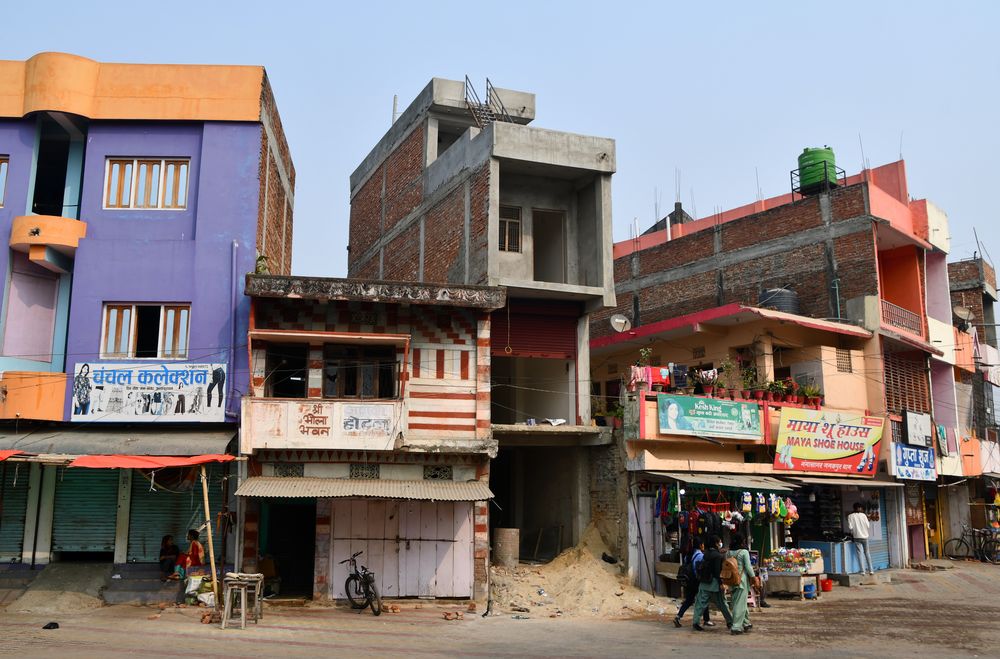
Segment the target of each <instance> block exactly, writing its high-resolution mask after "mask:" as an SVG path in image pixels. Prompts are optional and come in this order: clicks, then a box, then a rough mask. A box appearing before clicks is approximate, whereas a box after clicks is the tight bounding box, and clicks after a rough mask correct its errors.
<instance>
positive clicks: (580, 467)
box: [563, 446, 590, 549]
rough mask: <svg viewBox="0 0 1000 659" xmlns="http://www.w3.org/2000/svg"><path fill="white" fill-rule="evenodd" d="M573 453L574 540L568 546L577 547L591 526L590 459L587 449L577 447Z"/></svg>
mask: <svg viewBox="0 0 1000 659" xmlns="http://www.w3.org/2000/svg"><path fill="white" fill-rule="evenodd" d="M569 450H571V451H573V460H572V465H573V479H572V481H571V482H572V487H573V491H572V492H571V501H572V505H573V529H572V538H571V539H570V542H569V543H568V545H570V546H571V545H576V544H578V543H579V542H580V540H581V539H582V538H583V532H584V531H585V530H586V529H587V525H588V524H590V459H589V453H588V451H587V449H586V448H585V447H582V446H577V447H575V448H572V449H569ZM563 549H565V547H563Z"/></svg>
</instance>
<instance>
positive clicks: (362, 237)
mask: <svg viewBox="0 0 1000 659" xmlns="http://www.w3.org/2000/svg"><path fill="white" fill-rule="evenodd" d="M424 132H425V127H424V124H423V123H421V124H419V125H418V126H416V127H415V128H414V129H413V130H412V131H411V132H410V133H409V134H408V135H407V136H406V137H405V138H403V141H402V142H401V143H400V144H399V145H398V146H397V147H396V148H395V149H394V150H393V151H392V152H391V153H390V154H389V155H388V157H387V158H386V159H385V161H384V162H383V163H382V164H381V165H379V166H378V167H377V168H376V169H375V171H373V172H372V174H371V176H369V178H368V180H367V181H365V183H364V184H363V185H362V186H361V188H360V189H359V190H358V191H357V193H355V195H354V197H353V198H352V199H351V225H350V252H349V253H348V258H347V264H348V265H347V271H348V276H349V277H359V276H361V275H360V274H359V273H361V272H365V273H368V272H371V271H372V269H373V268H372V266H371V261H375V263H376V265H375V266H374V271H375V275H376V276H378V264H377V263H378V255H377V254H373V255H370V256H369V257H368V259H366V261H365V262H362V261H361V259H362V258H364V256H365V253H366V252H367V251H368V250H369V249H371V248H372V247H373V246H374V245H377V244H378V243H379V240H380V239H381V238H382V236H383V235H384V234H385V233H386V232H388V231H390V230H391V229H392V228H393V227H395V226H396V224H398V223H399V221H400V220H402V219H403V218H405V217H406V216H407V215H409V214H410V213H411V212H413V210H414V209H415V208H416V207H417V206H419V205H420V202H421V201H423V178H422V175H423V163H424ZM383 185H384V191H383ZM383 215H384V218H383ZM415 230H416V226H415V225H414V227H412V228H411V229H409V230H408V233H410V232H413V231H415ZM394 262H395V257H393V258H391V259H390V258H386V259H385V261H384V263H385V271H384V272H383V275H382V276H383V278H385V279H411V278H412V277H408V276H407V277H402V276H400V275H398V274H395V273H394V271H393V270H391V269H390V268H392V267H393V264H394ZM409 269H410V267H409V264H406V265H405V266H404V267H403V268H402V271H404V272H407V271H409ZM414 272H415V271H414Z"/></svg>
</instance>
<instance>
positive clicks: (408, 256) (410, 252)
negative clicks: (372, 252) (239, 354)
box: [373, 225, 420, 281]
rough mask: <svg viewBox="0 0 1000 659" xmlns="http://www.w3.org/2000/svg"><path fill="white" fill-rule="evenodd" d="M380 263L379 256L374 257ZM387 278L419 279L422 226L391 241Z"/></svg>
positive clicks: (387, 253) (400, 279)
mask: <svg viewBox="0 0 1000 659" xmlns="http://www.w3.org/2000/svg"><path fill="white" fill-rule="evenodd" d="M373 261H374V262H376V263H378V257H376V258H375V259H373ZM385 272H386V279H392V280H393V281H417V280H418V279H419V278H420V277H419V275H420V227H419V226H418V225H414V226H413V227H412V228H411V229H410V230H408V231H406V232H404V233H403V234H401V235H399V236H397V237H396V238H394V239H393V240H392V242H390V243H389V248H388V249H387V250H386V252H385Z"/></svg>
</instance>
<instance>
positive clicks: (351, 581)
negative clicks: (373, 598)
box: [344, 574, 368, 609]
mask: <svg viewBox="0 0 1000 659" xmlns="http://www.w3.org/2000/svg"><path fill="white" fill-rule="evenodd" d="M344 592H345V593H347V599H348V600H349V601H350V603H351V608H352V609H363V608H365V607H366V606H368V596H367V593H366V592H365V589H364V586H363V585H362V584H361V579H360V578H358V575H356V574H352V575H350V576H348V577H347V581H346V582H344Z"/></svg>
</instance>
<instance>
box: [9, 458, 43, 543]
mask: <svg viewBox="0 0 1000 659" xmlns="http://www.w3.org/2000/svg"><path fill="white" fill-rule="evenodd" d="M18 466H19V467H20V473H19V474H18V476H19V478H27V479H28V502H27V504H26V506H25V509H24V537H23V539H22V541H21V562H22V563H31V550H32V548H33V547H34V545H35V528H36V525H35V522H36V521H37V520H38V516H39V515H38V506H39V505H40V503H41V501H40V500H41V492H42V465H40V464H38V463H37V462H31V463H26V464H20V465H17V464H15V465H11V466H10V467H8V468H17V467H18Z"/></svg>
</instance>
